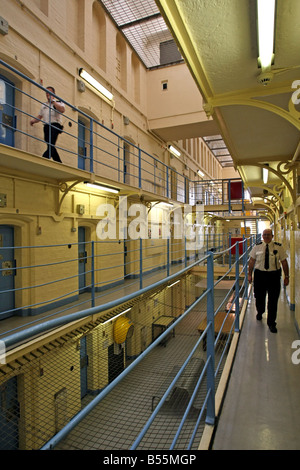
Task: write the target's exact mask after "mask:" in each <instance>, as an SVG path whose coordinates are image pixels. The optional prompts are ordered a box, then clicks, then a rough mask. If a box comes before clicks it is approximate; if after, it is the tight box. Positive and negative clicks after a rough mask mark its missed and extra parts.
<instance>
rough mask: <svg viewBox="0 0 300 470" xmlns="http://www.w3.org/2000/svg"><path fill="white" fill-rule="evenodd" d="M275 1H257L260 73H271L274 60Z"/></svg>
mask: <svg viewBox="0 0 300 470" xmlns="http://www.w3.org/2000/svg"><path fill="white" fill-rule="evenodd" d="M275 8H276V0H257V28H258V53H259V57H258V61H259V64H260V66H261V70H262V73H264V72H269V71H271V65H272V62H273V59H274V25H275Z"/></svg>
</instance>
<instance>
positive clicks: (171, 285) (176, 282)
mask: <svg viewBox="0 0 300 470" xmlns="http://www.w3.org/2000/svg"><path fill="white" fill-rule="evenodd" d="M179 282H180V279H179V280H178V281H175V282H173V284H170V285H169V286H168V289H169V288H170V287H173V286H175V284H178V283H179Z"/></svg>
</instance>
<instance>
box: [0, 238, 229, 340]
mask: <svg viewBox="0 0 300 470" xmlns="http://www.w3.org/2000/svg"><path fill="white" fill-rule="evenodd" d="M123 242H124V243H125V242H126V245H127V248H126V250H125V251H124V243H120V241H119V240H107V241H103V242H102V241H87V242H79V243H72V244H61V245H38V246H23V247H21V246H17V247H1V248H0V251H1V253H2V255H4V254H5V252H9V251H11V250H13V251H14V258H15V260H16V261H15V263H14V265H13V266H12V267H10V268H9V270H8V268H6V267H1V268H0V276H6V275H7V274H9V275H10V276H12V277H13V278H14V279H18V282H16V281H15V284H16V285H15V286H14V287H13V288H11V289H9V292H11V293H13V294H14V297H15V299H16V300H15V306H14V307H11V308H9V309H6V310H4V309H3V308H0V318H2V319H3V318H7V317H10V316H12V315H16V314H17V315H19V316H20V315H21V316H31V321H30V323H31V324H32V323H34V321H35V320H34V317H35V316H36V317H37V321H39V315H40V314H44V315H45V313H46V312H48V314H47V316H44V319H47V318H51V317H53V316H57V315H59V314H62V313H63V314H67V313H68V311H70V310H71V309H74V308H77V309H80V308H82V309H83V308H86V306H92V307H94V306H96V305H99V303H103V302H105V297H106V296H107V295H109V294H111V293H112V292H113V293H114V294H115V295H118V291H119V290H121V289H123V288H124V285H126V288H128V289H129V288H131V289H136V290H138V289H142V288H143V287H145V286H146V285H148V284H149V283H151V282H152V281H151V279H152V278H153V276H154V275H155V276H156V278H157V277H161V278H164V277H165V276H167V277H168V276H169V275H170V274H171V273H174V272H176V271H178V270H180V269H181V266H185V267H188V266H190V265H191V264H192V263H193V262H195V261H197V259H200V257H202V256H203V255H204V254H205V253H207V252H209V251H210V250H213V251H214V253H223V254H222V255H220V256H224V255H225V252H224V250H226V249H227V248H228V247H229V246H231V245H230V237H227V236H226V235H221V234H210V235H208V234H207V235H204V236H203V241H202V243H201V246H202V248H201V249H200V250H198V249H195V250H194V251H191V250H186V247H185V245H184V244H183V243H182V244H180V245H179V246H178V248H176V247H174V246H172V245H171V243H170V240H169V239H166V240H156V242H157V243H156V244H155V245H153V246H149V245H148V244H147V243H148V240H142V239H140V240H137V241H134V240H124V241H123ZM103 244H104V245H103ZM103 246H105V247H106V250H107V252H106V253H103V252H102V251H103ZM79 249H80V252H82V253H83V255H82V256H79V253H78V252H79ZM74 251H75V253H74ZM229 252H230V250H229ZM125 253H126V260H125V261H124V254H125ZM44 258H45V260H46V262H43V259H44ZM155 259H157V261H156V262H155ZM25 260H26V261H27V263H26V261H25ZM31 260H32V262H31V263H30V261H31ZM35 260H38V261H39V262H35ZM48 260H50V261H48ZM81 263H82V264H83V265H84V266H85V268H84V270H83V271H82V272H81V271H80V265H81ZM230 267H231V264H230ZM61 272H64V273H65V275H64V276H61ZM52 292H53V293H54V294H55V295H53V294H52ZM7 293H8V290H7V289H6V290H1V291H0V296H4V295H6V294H7ZM1 335H2V334H1V333H0V338H1Z"/></svg>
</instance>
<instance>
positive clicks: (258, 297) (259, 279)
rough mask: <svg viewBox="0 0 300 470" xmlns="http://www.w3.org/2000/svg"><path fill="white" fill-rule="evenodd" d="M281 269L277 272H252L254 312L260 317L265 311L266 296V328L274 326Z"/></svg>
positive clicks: (256, 270)
mask: <svg viewBox="0 0 300 470" xmlns="http://www.w3.org/2000/svg"><path fill="white" fill-rule="evenodd" d="M280 279H281V269H278V270H277V271H270V272H268V271H260V270H259V269H255V271H254V296H255V305H256V310H257V313H258V314H259V315H262V314H263V313H264V312H265V309H266V296H267V294H268V316H267V323H268V326H273V325H274V326H275V325H276V317H277V304H278V299H279V294H280V287H281V283H280Z"/></svg>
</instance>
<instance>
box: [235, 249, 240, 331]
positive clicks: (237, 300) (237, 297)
mask: <svg viewBox="0 0 300 470" xmlns="http://www.w3.org/2000/svg"><path fill="white" fill-rule="evenodd" d="M240 243H242V242H237V243H236V246H235V325H234V327H235V331H237V332H238V331H239V330H240V295H239V292H240V282H239V278H240V270H239V246H240Z"/></svg>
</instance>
